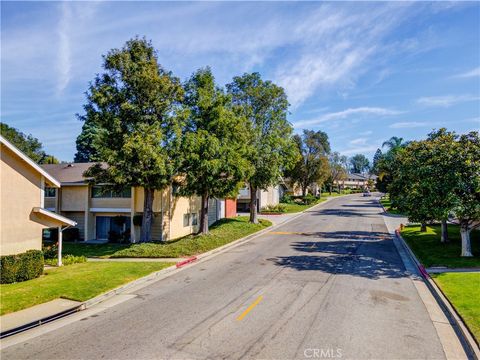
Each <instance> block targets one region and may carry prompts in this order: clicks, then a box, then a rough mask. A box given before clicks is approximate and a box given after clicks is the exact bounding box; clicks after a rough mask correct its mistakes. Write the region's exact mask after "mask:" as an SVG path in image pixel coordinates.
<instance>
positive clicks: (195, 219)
mask: <svg viewBox="0 0 480 360" xmlns="http://www.w3.org/2000/svg"><path fill="white" fill-rule="evenodd" d="M190 215H191V218H192V225H193V226H196V225H198V214H197V213H191V214H190Z"/></svg>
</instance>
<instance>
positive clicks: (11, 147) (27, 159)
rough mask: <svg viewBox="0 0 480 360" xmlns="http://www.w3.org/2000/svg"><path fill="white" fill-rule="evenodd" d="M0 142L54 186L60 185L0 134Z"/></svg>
mask: <svg viewBox="0 0 480 360" xmlns="http://www.w3.org/2000/svg"><path fill="white" fill-rule="evenodd" d="M0 143H1V144H2V145H4V146H5V147H6V148H8V149H9V150H10V151H11V152H13V153H14V154H15V155H17V156H18V157H19V158H20V159H21V160H22V161H24V162H25V163H27V165H29V166H30V167H31V168H33V169H34V170H35V171H37V172H38V173H39V174H41V175H42V176H43V177H44V178H45V180H46V181H48V182H49V183H50V184H51V185H53V186H54V187H58V188H59V187H60V182H59V181H58V180H57V179H56V178H55V177H53V176H52V175H51V174H49V173H48V172H47V171H45V169H43V168H42V167H41V166H40V165H38V164H37V163H36V162H35V161H33V160H32V159H30V158H29V157H28V156H27V155H25V154H24V153H23V152H22V151H21V150H19V149H18V148H17V147H16V146H15V145H13V144H12V143H11V142H10V141H8V140H7V139H5V138H4V137H3V136H2V135H0Z"/></svg>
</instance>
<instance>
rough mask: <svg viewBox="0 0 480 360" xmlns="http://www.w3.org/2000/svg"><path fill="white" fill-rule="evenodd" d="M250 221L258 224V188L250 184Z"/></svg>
mask: <svg viewBox="0 0 480 360" xmlns="http://www.w3.org/2000/svg"><path fill="white" fill-rule="evenodd" d="M250 222H251V223H253V224H258V217H257V188H256V187H254V186H253V185H252V184H250Z"/></svg>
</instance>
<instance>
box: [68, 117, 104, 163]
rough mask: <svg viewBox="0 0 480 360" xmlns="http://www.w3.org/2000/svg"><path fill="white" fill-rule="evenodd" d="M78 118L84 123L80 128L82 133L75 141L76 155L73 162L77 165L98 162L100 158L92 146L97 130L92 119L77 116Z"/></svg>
mask: <svg viewBox="0 0 480 360" xmlns="http://www.w3.org/2000/svg"><path fill="white" fill-rule="evenodd" d="M78 118H79V119H80V120H81V121H85V122H84V124H83V126H82V132H81V133H80V135H78V137H77V140H76V144H77V153H76V154H75V157H74V159H73V161H74V162H78V163H81V162H94V161H99V160H100V157H99V155H98V151H97V149H96V147H95V146H94V140H95V138H96V137H97V136H98V129H97V127H96V126H95V121H94V117H87V116H78Z"/></svg>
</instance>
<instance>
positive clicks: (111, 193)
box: [92, 185, 132, 198]
mask: <svg viewBox="0 0 480 360" xmlns="http://www.w3.org/2000/svg"><path fill="white" fill-rule="evenodd" d="M131 197H132V189H131V188H130V187H127V188H125V189H123V190H120V191H117V190H112V189H108V188H106V187H105V186H100V185H95V186H92V198H131Z"/></svg>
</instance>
